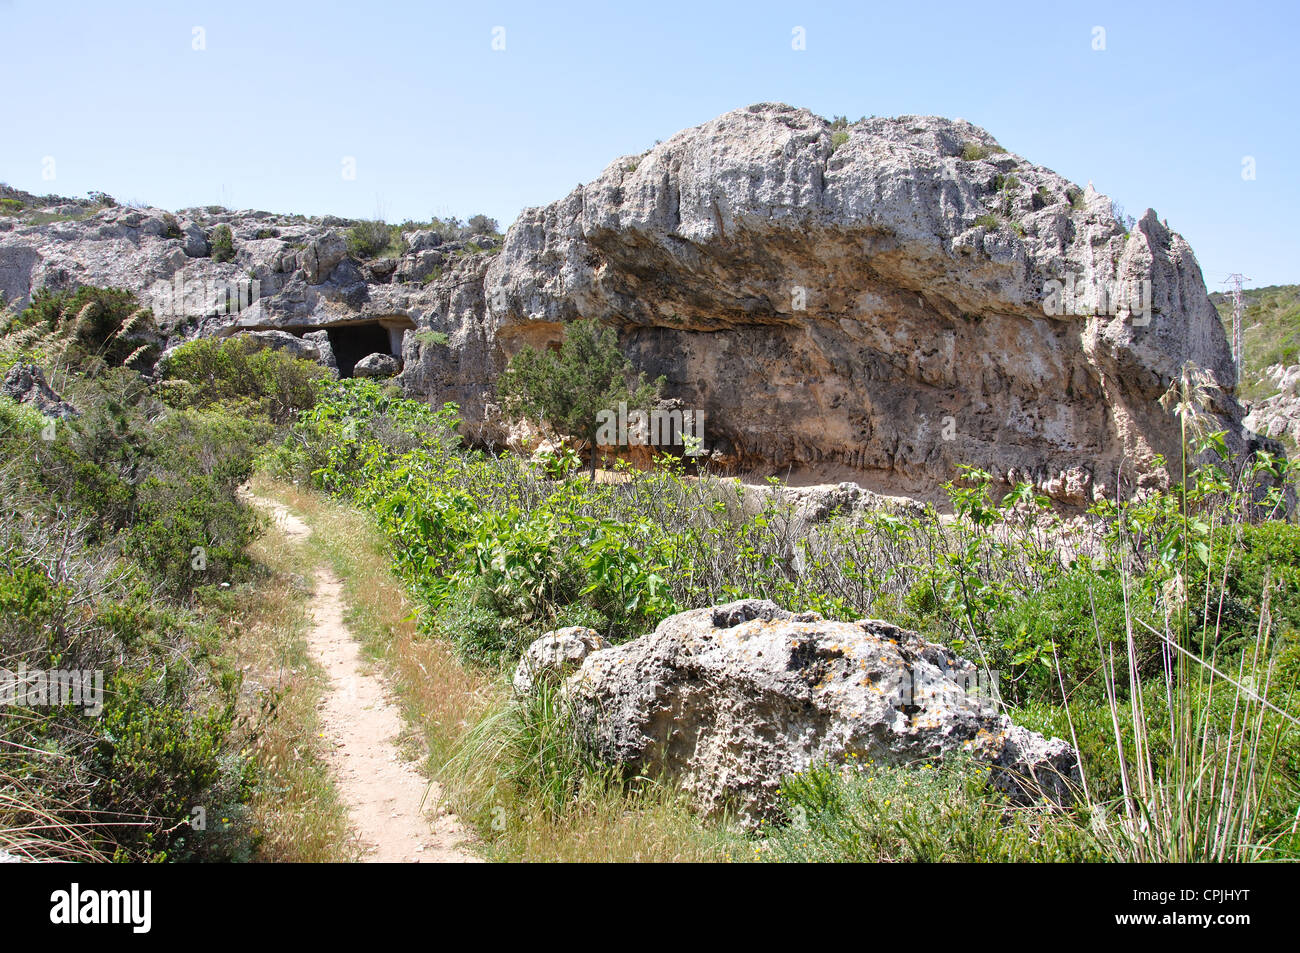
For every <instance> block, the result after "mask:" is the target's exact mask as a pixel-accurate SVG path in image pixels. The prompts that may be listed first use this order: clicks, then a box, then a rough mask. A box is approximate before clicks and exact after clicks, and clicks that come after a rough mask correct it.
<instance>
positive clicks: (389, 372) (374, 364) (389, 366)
mask: <svg viewBox="0 0 1300 953" xmlns="http://www.w3.org/2000/svg"><path fill="white" fill-rule="evenodd" d="M401 369H402V366H401V365H400V364H398V363H397V358H395V357H393V356H392V355H391V354H367V355H366V356H365V357H363V358H362V359H361V360H359V361H357V366H356V367H355V368H354V369H353V371H352V373H353V374H354V375H356V376H357V377H393V376H394V375H396V374H397V372H398V371H400V370H401Z"/></svg>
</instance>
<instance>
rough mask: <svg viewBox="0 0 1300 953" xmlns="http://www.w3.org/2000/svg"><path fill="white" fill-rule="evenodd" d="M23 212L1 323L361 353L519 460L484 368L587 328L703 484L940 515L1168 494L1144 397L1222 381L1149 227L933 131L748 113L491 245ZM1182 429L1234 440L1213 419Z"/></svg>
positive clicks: (1043, 171) (86, 211) (1241, 441)
mask: <svg viewBox="0 0 1300 953" xmlns="http://www.w3.org/2000/svg"><path fill="white" fill-rule="evenodd" d="M10 201H11V202H16V203H19V204H21V203H22V202H23V201H25V199H24V198H23V197H22V196H17V195H15V196H14V197H12V198H11V199H10ZM41 201H42V203H43V204H42V205H41V207H40V208H39V209H37V208H31V209H26V208H19V209H17V210H16V212H14V214H10V215H7V216H0V290H2V291H3V292H4V294H5V295H6V296H7V298H8V299H9V300H10V301H11V302H14V303H15V304H16V305H18V306H22V305H24V304H26V302H27V301H28V300H30V298H31V296H32V295H34V294H35V293H36V292H37V291H38V290H40V289H42V288H46V289H51V290H58V289H61V288H65V287H69V286H71V285H75V284H91V285H97V286H104V285H110V286H115V287H120V288H124V289H126V290H129V291H131V292H133V293H135V294H136V295H138V296H139V297H140V299H141V301H142V302H148V303H152V308H153V312H154V316H155V319H156V323H157V327H158V331H159V334H160V336H161V340H160V341H159V342H158V343H159V345H160V349H163V350H165V349H166V348H168V347H172V346H175V345H176V344H178V343H180V342H182V341H184V340H187V339H190V338H192V337H194V336H218V337H220V336H226V335H229V334H233V333H255V334H261V335H262V340H264V341H265V342H270V343H273V344H275V345H276V346H284V347H289V348H291V349H293V350H294V352H295V353H298V354H300V355H302V356H306V357H311V358H313V359H316V360H319V361H321V362H322V363H324V364H326V365H327V366H331V367H333V368H336V369H337V370H338V371H339V372H340V373H341V374H342V375H343V376H345V377H346V376H350V375H351V374H352V372H353V371H354V370H355V369H356V368H357V367H358V366H359V362H361V361H362V360H363V359H366V363H365V364H364V365H360V368H361V370H360V372H359V373H367V374H376V375H380V376H396V378H397V380H398V382H399V383H400V384H401V385H402V387H403V389H404V391H405V392H406V393H407V394H409V395H411V396H415V397H419V398H421V399H424V400H426V401H428V402H430V403H433V404H435V405H436V404H440V403H443V402H445V401H454V402H456V403H457V404H458V405H459V406H460V408H461V414H462V419H463V428H464V432H465V434H466V435H467V436H471V437H472V438H473V439H474V440H475V441H476V442H478V443H481V444H488V445H493V446H498V447H501V446H507V445H511V444H512V443H517V442H518V441H520V440H525V441H527V434H526V432H523V431H521V429H520V427H519V423H520V422H519V421H518V420H515V419H511V418H510V417H509V416H508V415H506V414H504V413H502V408H501V406H500V404H499V402H498V401H497V400H496V395H495V393H494V392H495V388H496V384H497V381H498V378H499V375H500V374H501V372H502V370H503V369H504V367H505V365H506V363H507V362H508V361H509V359H510V358H511V357H512V356H513V355H514V354H515V353H516V352H518V350H519V349H520V348H521V347H523V346H525V345H546V346H549V347H555V346H558V345H559V343H560V340H561V339H562V337H563V335H564V333H565V328H566V327H567V326H568V325H569V324H571V323H572V322H574V321H577V320H580V319H595V320H598V321H600V322H602V323H604V324H606V325H609V326H611V327H613V328H614V329H615V330H616V331H617V332H618V334H619V339H620V347H621V349H622V350H623V352H624V354H625V355H627V357H628V358H629V359H630V360H631V361H632V363H633V364H634V365H635V366H636V367H637V368H638V369H639V370H641V371H644V372H645V373H646V374H647V375H648V377H649V378H651V379H657V378H660V377H662V378H663V381H664V384H663V386H664V393H663V396H664V397H665V398H667V399H668V400H670V401H675V402H676V403H675V404H674V405H673V406H674V407H678V408H682V409H684V410H689V411H691V412H693V413H696V414H698V415H699V416H700V417H701V418H702V419H704V420H705V421H706V422H707V423H706V425H705V426H704V428H703V434H702V446H701V448H700V449H701V454H702V456H704V457H707V459H708V461H709V464H710V466H712V467H713V468H715V469H718V470H725V471H726V472H728V473H733V474H748V475H752V476H754V477H756V478H757V479H759V480H760V481H761V480H762V479H764V478H766V477H767V476H770V475H774V474H780V475H782V476H783V477H788V478H789V479H790V480H792V481H796V482H801V483H814V484H816V483H835V482H841V481H851V482H855V483H858V484H859V485H862V486H864V487H867V488H869V489H873V490H877V491H880V492H883V493H888V494H894V495H908V496H912V497H915V498H918V499H926V500H940V501H941V500H943V498H944V493H943V490H942V487H943V485H944V484H945V483H947V482H948V481H949V480H951V479H952V478H953V477H954V476H956V475H957V473H958V468H959V467H960V466H961V465H973V466H978V467H980V468H982V469H984V470H986V471H988V472H989V473H991V474H993V476H994V478H995V480H996V481H997V484H998V486H999V487H1000V488H1002V489H1004V490H1005V489H1009V488H1010V487H1011V486H1012V485H1014V484H1016V483H1019V482H1021V481H1028V482H1030V483H1032V484H1033V485H1034V486H1035V488H1036V489H1037V490H1038V491H1039V492H1041V493H1043V494H1045V495H1047V496H1048V497H1050V498H1052V499H1053V500H1055V501H1056V502H1058V503H1061V504H1064V505H1069V506H1084V505H1087V504H1088V503H1090V502H1092V501H1094V500H1095V499H1097V498H1101V497H1109V496H1111V495H1113V494H1114V493H1116V492H1118V493H1121V494H1128V493H1130V492H1132V491H1133V490H1134V489H1135V488H1137V487H1139V486H1143V485H1148V484H1157V483H1160V482H1162V481H1164V480H1166V479H1167V478H1168V474H1167V473H1165V472H1164V471H1163V470H1162V468H1161V467H1160V466H1159V464H1158V462H1157V461H1158V459H1159V458H1160V457H1163V458H1164V459H1167V460H1168V459H1174V458H1175V457H1176V455H1177V452H1178V440H1179V425H1178V422H1177V420H1176V417H1175V416H1174V414H1173V413H1172V412H1170V411H1169V410H1167V409H1165V408H1164V407H1163V406H1162V405H1161V404H1160V403H1159V402H1160V399H1161V398H1162V397H1163V396H1164V395H1165V394H1166V393H1167V392H1168V390H1169V389H1170V388H1171V386H1173V385H1174V384H1175V382H1176V381H1177V380H1178V378H1179V375H1180V373H1181V369H1182V368H1183V366H1184V365H1185V364H1186V363H1187V362H1189V361H1190V362H1192V363H1194V364H1195V365H1196V366H1197V367H1199V368H1201V369H1202V370H1203V371H1204V373H1205V374H1206V375H1207V377H1208V382H1209V383H1211V384H1213V383H1218V384H1227V383H1228V382H1229V380H1228V379H1229V378H1230V376H1231V370H1232V369H1231V362H1230V354H1229V351H1228V346H1227V342H1226V339H1225V338H1224V335H1223V332H1222V328H1221V326H1220V324H1219V321H1218V319H1217V315H1216V313H1215V311H1214V308H1213V306H1212V305H1211V304H1210V302H1209V299H1208V296H1207V294H1206V289H1205V285H1204V282H1203V280H1202V278H1201V275H1200V271H1199V269H1198V268H1197V267H1196V264H1195V257H1194V255H1193V253H1192V249H1191V248H1190V246H1189V245H1188V244H1187V242H1186V241H1185V240H1184V239H1183V238H1182V237H1181V236H1180V235H1179V234H1178V233H1177V232H1175V231H1173V230H1172V229H1170V228H1169V227H1168V226H1167V224H1165V223H1164V222H1162V221H1161V220H1160V219H1159V217H1158V216H1157V215H1156V213H1155V212H1154V211H1151V210H1148V211H1147V212H1146V214H1144V215H1143V216H1141V218H1140V219H1139V220H1137V221H1134V222H1129V223H1127V224H1126V223H1124V222H1120V221H1118V220H1117V217H1116V212H1115V207H1114V205H1113V204H1112V202H1111V201H1110V199H1108V198H1107V197H1106V196H1105V195H1102V194H1100V193H1098V192H1096V191H1095V190H1093V189H1091V188H1084V187H1081V186H1079V185H1077V184H1075V183H1072V182H1069V181H1067V180H1066V179H1064V178H1063V177H1061V176H1059V175H1057V174H1056V173H1054V172H1052V171H1051V170H1050V169H1047V168H1045V167H1043V166H1040V165H1036V164H1034V163H1033V162H1031V161H1030V160H1028V159H1026V158H1024V157H1021V156H1018V155H1015V154H1013V153H1010V152H1008V151H1007V150H1006V149H1004V148H1003V147H1002V146H1000V145H999V144H998V142H997V140H996V139H995V138H994V137H993V136H992V135H991V134H990V133H988V132H987V131H985V130H983V129H980V128H978V127H976V126H973V125H972V124H970V123H968V122H964V121H961V120H951V119H946V118H942V117H933V116H903V117H898V118H890V119H884V118H874V119H863V120H860V121H859V122H856V123H845V122H843V121H836V122H831V121H827V120H826V119H824V118H822V117H819V116H816V115H814V114H813V113H811V112H809V111H808V110H805V109H796V108H794V107H791V106H787V105H784V104H779V103H759V104H756V105H753V106H750V107H747V108H744V109H738V110H734V111H732V112H729V113H726V114H725V115H723V116H720V117H718V118H717V119H715V120H713V121H711V122H708V123H704V124H702V125H700V126H696V127H693V128H690V129H685V130H683V131H681V132H680V133H678V134H676V135H674V136H672V137H670V138H669V139H667V140H665V141H663V142H661V143H658V144H657V145H655V146H654V147H653V148H651V149H649V150H647V151H646V152H645V153H642V154H640V155H633V156H623V157H620V158H617V159H615V160H614V161H613V162H611V163H610V165H609V166H608V167H607V168H606V169H605V171H604V172H603V173H602V174H601V175H600V176H599V177H598V178H597V179H596V180H594V181H592V182H590V183H587V184H586V185H583V186H580V187H579V188H578V189H576V190H574V191H573V192H572V193H571V194H570V195H568V196H565V197H563V198H561V199H558V200H556V201H554V202H552V203H550V204H549V205H545V206H542V207H539V208H535V209H529V210H526V211H525V212H524V213H523V215H522V216H521V217H520V219H519V221H517V222H516V223H515V224H514V225H513V226H512V227H511V228H510V229H509V230H508V232H507V234H506V235H505V236H504V238H503V239H501V238H498V237H497V236H495V235H491V234H475V233H473V232H472V230H467V231H465V232H464V233H461V234H458V235H449V234H448V233H447V230H446V229H445V228H443V227H442V226H441V225H440V224H439V223H405V224H403V225H400V226H398V225H393V226H386V225H384V224H382V223H365V222H350V221H344V220H339V219H331V218H329V217H325V218H318V219H307V218H303V217H301V216H283V215H272V214H269V213H265V212H253V211H245V212H231V211H228V210H224V209H217V208H204V209H185V210H181V211H179V212H176V213H171V212H166V211H163V210H159V209H148V208H142V209H133V208H114V207H98V206H96V207H94V208H87V207H86V206H85V205H84V204H76V205H60V204H57V203H54V204H51V203H50V202H49V201H47V200H41ZM49 216H58V218H57V220H53V221H47V219H48V217H49ZM472 222H473V220H471V224H472ZM216 298H219V299H220V300H214V299H216ZM372 355H373V356H372ZM1208 393H1214V391H1213V390H1211V391H1209V392H1208ZM1205 411H1206V413H1208V414H1211V415H1212V416H1214V418H1215V419H1216V421H1217V423H1216V428H1217V429H1220V430H1222V431H1224V432H1225V433H1226V435H1227V437H1226V439H1227V440H1228V442H1229V445H1230V447H1231V449H1232V450H1233V451H1234V452H1241V451H1244V450H1247V449H1249V447H1248V441H1249V436H1248V434H1247V433H1246V432H1245V431H1244V430H1243V429H1242V427H1241V408H1240V407H1239V406H1238V405H1237V404H1236V402H1235V401H1233V400H1231V399H1229V398H1223V397H1219V396H1215V397H1213V398H1212V399H1211V403H1210V404H1209V405H1207V406H1206V407H1205ZM570 436H573V435H572V434H571V435H570ZM609 449H610V450H611V451H612V450H614V449H615V448H609ZM584 452H586V451H584ZM611 455H612V454H611Z"/></svg>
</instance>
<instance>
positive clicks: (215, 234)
mask: <svg viewBox="0 0 1300 953" xmlns="http://www.w3.org/2000/svg"><path fill="white" fill-rule="evenodd" d="M208 244H209V245H210V246H211V248H212V260H213V261H215V262H229V261H234V260H235V236H234V234H233V233H232V232H231V231H230V226H229V225H218V226H217V227H216V228H214V229H213V230H212V234H211V235H209V236H208Z"/></svg>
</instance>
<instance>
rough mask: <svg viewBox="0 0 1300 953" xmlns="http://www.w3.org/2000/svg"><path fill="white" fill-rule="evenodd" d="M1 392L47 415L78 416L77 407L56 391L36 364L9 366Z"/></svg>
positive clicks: (60, 416)
mask: <svg viewBox="0 0 1300 953" xmlns="http://www.w3.org/2000/svg"><path fill="white" fill-rule="evenodd" d="M0 394H3V395H4V396H5V397H8V398H9V399H10V400H12V401H14V402H16V403H19V404H26V405H27V406H29V407H31V408H32V409H33V410H36V411H38V412H39V413H41V414H43V415H44V416H46V417H57V418H59V419H66V418H68V417H75V416H77V409H76V408H75V407H73V406H72V405H71V404H69V403H68V402H67V401H65V400H64V399H63V398H62V397H60V396H59V395H58V394H56V393H55V392H54V388H52V387H50V385H49V382H47V381H46V380H45V371H44V370H42V369H41V368H40V367H38V366H37V365H35V364H26V363H22V362H20V363H18V364H15V365H14V366H13V367H11V368H9V373H7V374H6V375H5V379H4V384H3V385H0Z"/></svg>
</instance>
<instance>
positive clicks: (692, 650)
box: [539, 600, 1078, 821]
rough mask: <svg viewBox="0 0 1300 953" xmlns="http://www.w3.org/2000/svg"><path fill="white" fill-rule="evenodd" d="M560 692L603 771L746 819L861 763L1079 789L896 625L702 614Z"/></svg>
mask: <svg viewBox="0 0 1300 953" xmlns="http://www.w3.org/2000/svg"><path fill="white" fill-rule="evenodd" d="M539 651H541V650H539ZM566 686H567V691H568V693H569V697H570V699H571V700H572V703H573V711H574V717H575V719H576V722H577V724H578V726H579V728H580V729H581V731H582V733H583V735H584V737H586V738H587V740H588V742H589V743H590V744H591V745H592V746H593V748H594V750H595V751H596V753H597V754H599V755H600V756H601V757H602V758H603V759H604V760H606V761H608V762H609V763H611V764H615V765H619V766H621V767H622V768H624V769H625V770H626V771H628V772H634V773H635V772H648V773H650V774H652V775H655V776H660V777H667V778H671V779H673V780H676V781H678V782H680V783H681V785H682V787H683V788H684V790H685V791H687V792H688V793H689V794H690V795H691V796H692V797H693V798H694V799H695V800H696V801H697V802H698V804H699V805H700V806H701V807H702V808H704V809H706V810H709V811H717V810H721V809H724V808H727V809H731V810H734V811H736V812H738V814H739V815H740V816H742V817H744V818H746V819H748V820H750V821H752V820H754V819H757V818H759V817H763V816H765V815H768V814H770V813H771V812H772V810H773V808H774V805H775V801H776V792H777V786H778V784H779V783H780V780H781V779H782V778H783V777H785V776H786V775H788V774H791V773H793V772H797V771H802V770H804V769H806V768H808V767H809V766H811V765H814V764H818V763H826V762H829V763H843V762H844V761H845V759H851V758H853V757H854V756H856V757H858V758H861V759H867V758H872V759H874V760H875V761H876V762H877V763H888V764H908V763H913V762H917V761H923V760H930V759H936V758H943V757H946V756H952V755H958V754H962V753H965V754H969V755H971V756H973V757H976V758H979V759H982V760H985V761H987V762H989V763H990V764H991V765H992V768H993V770H992V773H991V783H992V784H993V786H995V787H997V788H999V789H1001V790H1004V791H1006V792H1007V793H1009V794H1010V795H1011V796H1012V797H1013V799H1015V800H1017V801H1020V802H1027V801H1030V800H1033V799H1034V798H1035V797H1036V796H1038V795H1039V794H1040V793H1041V794H1044V795H1046V796H1047V798H1048V799H1049V800H1051V801H1054V802H1057V803H1064V802H1068V801H1069V800H1070V799H1071V785H1072V784H1077V782H1078V765H1077V758H1076V756H1075V754H1074V752H1073V750H1072V749H1071V748H1070V747H1069V746H1068V745H1066V744H1065V743H1064V742H1061V741H1059V740H1057V739H1046V738H1043V737H1042V736H1041V735H1036V734H1034V733H1033V732H1029V731H1027V730H1025V729H1023V728H1019V727H1017V726H1014V725H1012V724H1011V722H1010V720H1009V719H1008V718H1007V717H1006V716H1005V715H1003V714H1000V713H999V712H998V709H997V705H996V704H995V702H994V701H993V700H992V697H991V695H992V692H991V691H987V689H988V688H989V686H988V683H987V680H985V681H984V682H981V681H980V678H979V675H978V673H977V670H976V668H975V666H974V665H972V664H971V663H970V662H968V661H966V660H965V659H962V658H960V657H959V656H957V655H955V654H953V653H952V652H951V651H950V650H948V649H946V648H944V647H942V646H939V645H935V644H933V643H930V642H926V641H924V640H922V639H921V638H920V637H919V636H917V635H916V634H915V633H913V632H908V631H906V630H903V629H900V628H898V627H896V626H893V625H890V624H889V623H886V622H879V621H874V620H863V621H860V622H855V623H846V622H829V621H826V620H824V619H822V618H821V617H820V616H818V615H817V614H816V613H797V614H796V613H791V612H787V611H785V610H782V609H781V608H779V607H778V606H776V605H775V604H774V603H772V602H768V601H766V600H761V601H760V600H744V601H741V602H735V603H731V604H729V605H724V606H716V607H713V608H708V609H696V610H693V611H690V612H684V613H681V614H679V615H675V616H672V617H671V618H668V619H665V620H664V621H663V622H662V623H660V625H659V626H658V628H656V629H655V631H654V632H653V633H651V634H649V635H645V636H642V637H641V638H639V639H636V640H634V641H632V642H629V643H626V644H624V645H621V646H617V647H614V648H608V649H604V650H601V651H596V652H592V653H591V654H590V655H588V656H587V657H586V660H585V661H584V662H583V663H582V667H581V668H580V669H579V670H578V671H577V672H576V673H574V674H573V675H572V676H571V677H570V678H569V680H568V682H567V683H566Z"/></svg>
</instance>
